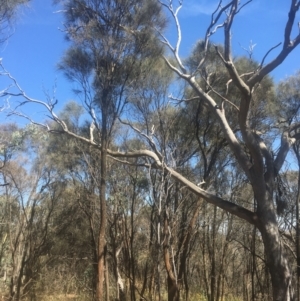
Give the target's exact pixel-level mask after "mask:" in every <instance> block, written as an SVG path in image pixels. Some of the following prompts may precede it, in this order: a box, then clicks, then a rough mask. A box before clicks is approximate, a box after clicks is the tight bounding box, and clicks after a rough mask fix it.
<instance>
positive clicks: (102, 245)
mask: <svg viewBox="0 0 300 301" xmlns="http://www.w3.org/2000/svg"><path fill="white" fill-rule="evenodd" d="M103 110H104V112H102V133H101V134H102V135H101V182H100V229H99V237H98V262H97V265H98V279H97V296H96V297H97V301H102V300H104V294H103V291H104V290H103V283H104V277H105V253H106V239H105V233H106V160H107V124H106V112H105V111H106V109H105V105H104V108H103Z"/></svg>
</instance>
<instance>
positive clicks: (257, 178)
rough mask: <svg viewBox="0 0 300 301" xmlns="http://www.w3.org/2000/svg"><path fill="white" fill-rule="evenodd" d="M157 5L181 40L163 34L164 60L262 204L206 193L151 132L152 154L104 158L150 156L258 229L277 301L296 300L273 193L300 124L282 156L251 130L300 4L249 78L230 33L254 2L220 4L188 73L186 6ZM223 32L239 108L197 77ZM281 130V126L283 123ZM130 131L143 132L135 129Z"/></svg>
mask: <svg viewBox="0 0 300 301" xmlns="http://www.w3.org/2000/svg"><path fill="white" fill-rule="evenodd" d="M75 2H76V1H75ZM158 2H159V3H160V5H162V7H164V8H165V9H166V10H167V11H169V13H170V14H171V16H172V17H173V19H174V21H175V25H176V28H177V33H178V39H177V42H176V44H175V46H172V45H171V43H170V42H169V41H168V40H167V39H166V38H165V36H164V35H163V34H162V33H161V38H162V43H163V44H165V46H166V47H167V48H169V50H171V53H172V54H173V58H172V60H171V59H169V58H168V57H164V60H165V62H166V64H167V65H168V67H169V68H170V69H171V70H172V71H173V72H174V73H175V74H176V75H177V76H178V77H179V78H181V79H182V80H183V81H185V82H186V83H187V84H188V85H189V86H190V88H191V89H192V90H193V91H194V94H195V95H196V97H195V98H194V99H193V100H192V101H199V100H200V99H201V101H203V102H204V103H205V104H206V106H207V107H208V108H209V109H210V111H211V112H212V114H214V116H215V118H216V120H217V122H218V124H219V126H220V127H221V129H222V132H223V135H224V138H225V139H226V142H227V143H228V145H229V147H230V149H231V152H232V154H233V156H234V157H235V160H236V166H237V168H240V169H241V170H242V171H243V173H244V175H245V177H246V178H247V180H248V181H249V183H250V185H251V187H252V190H253V195H254V200H255V202H256V204H257V206H256V209H255V210H254V211H250V210H248V209H247V208H244V207H242V206H240V205H238V204H236V203H233V202H230V201H228V200H226V199H224V198H222V197H220V196H218V195H215V194H213V193H212V192H210V191H207V190H205V189H202V188H201V187H199V186H197V185H196V184H195V183H193V182H191V181H190V180H189V179H188V178H186V177H185V176H183V175H182V174H181V173H180V172H178V171H176V170H175V169H173V168H172V167H170V166H168V164H166V161H165V158H164V155H163V154H162V153H161V152H160V150H159V148H158V147H157V145H156V143H155V141H154V140H153V136H152V135H149V133H144V132H141V131H140V133H139V134H140V135H142V136H143V138H144V139H146V140H148V144H149V146H150V147H151V148H149V149H141V150H132V151H126V152H122V151H114V150H112V149H110V148H108V147H105V153H107V155H108V156H109V157H111V158H114V159H116V160H119V161H122V162H123V163H124V164H126V163H129V162H128V161H126V159H127V158H137V157H147V158H148V161H147V162H146V163H145V164H144V166H146V167H147V166H148V167H149V168H150V167H151V168H157V169H161V170H162V171H163V172H164V173H168V174H169V175H170V176H171V177H173V179H175V180H176V181H178V182H180V183H182V184H183V185H185V186H186V187H187V188H188V189H189V190H191V191H192V192H193V193H195V194H196V195H198V196H199V197H201V198H203V199H204V200H206V201H207V202H208V203H211V204H213V205H215V206H217V207H219V208H221V209H223V210H225V211H227V212H229V213H231V214H233V215H235V216H237V217H239V218H241V219H243V220H245V221H247V222H248V223H250V224H252V225H255V226H256V227H257V229H258V230H259V231H260V234H261V237H262V240H263V243H264V247H265V254H266V263H267V266H268V269H269V272H270V276H271V282H272V289H273V300H278V301H289V300H293V299H294V291H293V285H292V273H291V270H290V267H289V263H288V258H287V256H286V254H285V252H284V247H283V243H282V240H281V237H280V234H279V228H278V221H277V212H276V206H275V203H274V194H275V193H274V192H275V188H276V178H277V176H278V174H279V171H280V170H281V168H282V166H283V163H284V161H285V158H286V156H287V154H288V152H289V150H290V148H291V146H292V145H293V143H295V141H297V140H298V139H299V138H300V135H299V132H298V128H299V127H300V124H298V123H290V125H289V126H286V125H285V126H282V128H281V131H282V134H281V144H280V147H279V150H278V151H277V152H275V151H274V152H273V151H272V147H271V146H270V145H268V143H267V142H266V140H265V139H264V135H263V134H261V133H259V132H258V131H257V129H256V128H255V127H254V126H252V124H251V123H250V117H249V116H250V112H251V104H252V102H253V99H254V95H255V91H256V88H257V87H258V85H259V84H260V82H261V81H262V80H263V78H264V77H265V76H266V75H268V74H269V73H270V72H272V71H273V70H274V69H275V68H277V67H278V66H279V65H280V64H281V63H282V62H283V61H284V60H285V58H286V57H287V56H288V55H289V53H290V52H291V51H293V50H294V49H295V48H296V47H297V46H298V44H299V43H300V34H298V35H297V36H296V37H294V38H292V37H291V35H292V33H293V29H294V27H296V26H297V24H295V23H296V21H295V19H296V13H297V12H298V10H299V7H300V1H297V0H290V10H289V12H288V18H287V21H286V25H285V29H284V33H283V43H282V49H281V51H280V52H279V54H278V55H277V56H276V57H275V59H273V60H272V61H270V62H268V63H265V61H266V59H267V55H268V53H269V52H268V53H267V54H266V56H265V57H264V58H263V59H262V62H261V64H260V65H259V66H258V67H257V68H255V69H254V70H249V72H247V76H245V74H239V72H238V71H237V68H236V66H235V63H234V60H233V59H232V55H231V34H230V32H231V28H232V26H233V24H234V20H235V16H236V15H237V14H238V13H239V12H240V10H241V9H242V8H243V6H245V5H246V4H249V2H252V1H247V2H245V3H241V1H238V0H233V1H228V2H227V3H226V4H222V1H219V5H218V7H217V8H216V11H215V12H214V13H213V15H212V18H211V23H210V24H209V26H208V28H207V31H206V35H205V37H204V50H203V53H204V55H203V56H202V58H201V60H200V61H199V62H198V66H197V67H196V68H194V70H189V69H188V68H187V67H186V66H185V63H184V62H183V60H182V59H181V58H180V55H179V47H180V43H181V30H180V24H179V20H178V13H179V10H180V8H181V7H182V1H179V5H178V7H177V8H174V7H173V3H172V1H163V0H159V1H158ZM87 3H88V2H87ZM118 26H121V27H122V24H118ZM153 26H155V24H153ZM123 29H124V30H126V32H127V33H128V34H132V35H135V34H136V32H135V31H133V30H131V29H130V28H127V27H126V28H125V27H123ZM221 29H223V31H224V45H223V47H224V51H220V49H219V48H218V47H217V46H216V47H215V51H216V53H217V55H218V56H219V58H220V59H221V60H222V62H223V64H224V66H225V67H226V69H227V72H228V74H229V76H230V79H231V80H230V83H229V82H228V85H229V84H230V85H234V86H235V87H236V88H237V90H238V91H239V97H238V100H235V103H234V101H233V100H231V99H227V95H226V93H219V92H218V91H217V90H216V89H214V88H213V87H212V85H211V82H210V77H207V78H206V89H203V88H202V87H201V86H200V85H199V83H198V82H197V79H196V76H199V75H200V76H202V74H201V70H202V66H203V65H204V64H205V62H206V53H207V49H208V45H209V41H210V38H211V36H212V35H213V34H214V33H215V32H216V31H218V30H221ZM274 48H275V47H274ZM271 50H272V49H271ZM271 50H270V51H271ZM2 75H6V76H9V77H10V78H11V80H12V81H13V82H14V84H15V87H16V89H17V90H18V91H17V92H16V93H14V92H10V91H9V90H5V91H2V96H3V97H5V96H8V95H11V96H21V97H23V98H24V101H22V102H21V104H20V105H21V106H23V105H26V104H30V103H36V104H40V105H42V106H44V107H46V109H47V110H48V111H49V113H50V114H51V117H52V119H53V120H54V121H55V122H56V123H57V124H58V125H59V126H60V127H61V130H62V132H64V133H65V134H68V135H70V136H72V137H75V138H76V139H79V140H81V141H83V142H85V143H87V144H90V145H92V146H95V147H97V148H99V149H100V150H101V151H103V147H104V146H103V145H101V140H97V139H93V137H92V135H91V136H90V138H87V137H84V136H79V135H77V134H76V133H74V132H72V131H71V130H70V129H69V128H68V126H67V124H66V123H65V122H64V121H63V120H62V119H60V118H59V117H58V116H57V115H56V114H55V112H54V105H55V104H54V103H51V102H48V103H47V102H43V101H40V100H35V99H32V98H30V97H29V96H28V95H27V94H26V93H25V92H24V91H23V90H22V88H21V87H20V86H19V85H18V83H17V81H16V80H15V79H14V78H13V77H12V76H11V75H10V74H9V73H8V72H6V71H5V69H3V73H2ZM203 77H204V76H203ZM189 101H191V100H189ZM91 104H92V103H91ZM20 105H19V106H20ZM228 106H234V108H235V110H236V116H237V119H238V125H239V130H238V131H234V130H233V129H232V128H231V124H230V120H228V119H227V117H226V114H225V113H226V109H227V108H228ZM93 112H94V111H93V110H92V108H91V107H90V110H89V113H90V115H91V118H92V119H93V120H94V121H95V117H94V113H93ZM15 114H18V115H20V116H23V117H25V118H28V119H29V120H30V121H31V122H33V123H36V122H35V121H33V120H31V119H30V117H29V116H24V115H22V114H21V113H18V112H17V111H15ZM102 117H103V116H102ZM102 121H103V119H102ZM40 125H41V126H44V127H45V128H46V129H47V130H48V131H52V130H53V129H51V128H50V127H49V126H45V125H43V124H40ZM278 126H279V127H280V124H279V125H278ZM131 128H132V129H135V130H136V131H138V130H137V129H136V128H134V127H131ZM152 134H154V133H152ZM102 140H103V138H102ZM105 145H108V144H107V142H105ZM274 154H275V155H274ZM100 298H101V297H99V300H100Z"/></svg>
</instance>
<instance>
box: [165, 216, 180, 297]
mask: <svg viewBox="0 0 300 301" xmlns="http://www.w3.org/2000/svg"><path fill="white" fill-rule="evenodd" d="M169 240H170V234H169V223H168V217H167V213H166V212H165V214H164V242H163V248H164V261H165V267H166V270H167V274H168V283H167V284H168V301H179V299H180V288H179V284H178V281H177V279H176V277H175V275H174V272H173V268H172V264H171V260H172V259H171V258H170V253H169Z"/></svg>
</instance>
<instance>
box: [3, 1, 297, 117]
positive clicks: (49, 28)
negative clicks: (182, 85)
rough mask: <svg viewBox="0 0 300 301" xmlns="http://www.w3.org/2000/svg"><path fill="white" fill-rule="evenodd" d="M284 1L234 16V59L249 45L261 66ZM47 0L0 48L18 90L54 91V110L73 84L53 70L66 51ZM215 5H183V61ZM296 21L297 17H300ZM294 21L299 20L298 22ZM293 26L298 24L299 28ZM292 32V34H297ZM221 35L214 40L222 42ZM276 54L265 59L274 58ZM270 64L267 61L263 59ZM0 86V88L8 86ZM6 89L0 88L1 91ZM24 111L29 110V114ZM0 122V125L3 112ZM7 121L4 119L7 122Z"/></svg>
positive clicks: (34, 5) (27, 13) (278, 38)
mask: <svg viewBox="0 0 300 301" xmlns="http://www.w3.org/2000/svg"><path fill="white" fill-rule="evenodd" d="M289 2H290V1H287V0H284V1H282V0H273V1H269V0H268V1H267V0H253V2H251V3H250V4H249V5H247V7H245V8H244V9H243V11H242V12H241V13H240V14H239V15H238V16H237V18H236V22H235V24H234V27H233V30H232V45H233V54H234V55H241V54H244V55H245V54H246V52H245V50H243V48H247V47H248V46H249V44H250V42H251V41H252V43H253V44H256V46H255V48H254V56H253V57H254V59H256V60H258V61H261V59H262V58H263V56H264V54H265V53H266V52H267V51H268V50H269V49H270V48H271V47H273V46H275V45H276V44H278V43H279V42H282V40H283V32H284V26H285V22H286V20H287V13H288V10H289ZM51 3H52V1H51V0H33V1H31V4H30V6H29V7H28V8H25V9H22V11H21V12H20V19H19V21H18V22H17V24H16V26H15V33H14V34H13V35H12V37H10V39H9V40H8V42H7V43H5V44H4V45H3V46H2V47H1V49H0V57H2V58H3V63H4V65H5V67H6V69H7V70H9V71H10V72H11V73H12V74H13V76H14V77H15V78H17V80H18V82H19V83H20V85H21V86H22V88H23V89H24V90H25V91H26V92H27V94H28V95H29V96H31V97H34V98H38V99H41V100H44V99H45V98H46V96H45V94H46V93H49V94H52V93H53V90H54V87H55V90H56V92H55V93H56V97H57V99H58V100H59V105H58V108H57V110H59V109H61V108H62V106H63V105H64V104H65V103H66V102H67V101H68V100H71V99H74V98H75V96H74V95H73V94H72V85H71V84H70V82H68V81H66V80H65V79H64V77H63V75H62V74H61V73H60V72H58V71H57V69H56V66H57V63H58V62H59V59H60V57H61V55H62V54H63V52H64V50H65V49H66V48H67V47H68V44H67V42H66V41H65V39H64V34H63V32H62V30H61V29H63V16H62V14H60V13H57V12H56V11H57V10H58V9H59V8H58V7H54V6H52V4H51ZM217 3H218V1H215V0H203V1H202V0H185V1H184V7H183V9H182V10H181V12H180V21H181V25H182V35H183V40H182V47H181V54H182V56H187V55H188V53H189V52H190V50H191V49H192V48H193V45H195V43H196V41H197V40H199V39H201V38H203V37H204V33H205V30H206V27H207V25H208V23H209V21H210V15H211V13H212V11H213V10H214V9H215V7H216V5H217ZM298 19H299V21H300V14H299V18H298ZM297 22H298V21H297ZM297 22H296V23H297ZM298 30H299V29H298V28H295V32H294V34H295V35H296V34H297V33H298ZM174 34H175V31H174V24H173V23H172V22H171V23H170V29H169V30H168V36H169V37H170V39H171V40H173V39H174ZM222 39H223V37H222V31H220V32H219V33H217V34H216V35H215V36H214V37H213V38H212V40H213V41H216V42H222ZM279 50H280V48H278V49H276V50H275V51H273V52H272V53H271V55H270V56H269V57H268V58H269V59H271V58H272V56H273V55H275V54H276V53H278V51H279ZM299 57H300V48H298V49H296V51H294V52H293V53H292V54H291V55H290V56H289V57H288V59H287V60H286V61H285V62H284V63H283V64H282V65H281V66H280V67H279V68H278V69H277V70H276V72H274V73H273V74H272V76H273V77H274V79H275V80H276V81H278V80H280V79H284V78H285V77H286V76H288V75H290V74H293V73H294V72H296V70H298V69H300V59H299ZM267 61H268V59H267ZM1 80H2V82H1V81H0V89H2V88H3V87H4V86H5V84H6V83H4V82H3V79H1ZM3 85H4V86H3ZM27 110H29V112H30V113H31V115H32V117H33V118H35V117H39V118H41V116H42V115H43V114H44V113H45V112H44V111H43V109H42V108H36V107H30V108H28V109H27ZM27 112H28V111H27ZM0 121H4V115H3V113H2V114H1V116H0ZM6 121H8V119H6Z"/></svg>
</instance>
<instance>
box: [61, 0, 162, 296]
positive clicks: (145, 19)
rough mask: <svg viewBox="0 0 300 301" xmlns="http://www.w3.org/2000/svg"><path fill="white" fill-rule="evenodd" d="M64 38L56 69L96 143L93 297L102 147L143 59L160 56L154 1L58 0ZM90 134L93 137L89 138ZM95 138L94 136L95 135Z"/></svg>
mask: <svg viewBox="0 0 300 301" xmlns="http://www.w3.org/2000/svg"><path fill="white" fill-rule="evenodd" d="M61 2H62V4H63V7H64V14H65V20H66V23H65V30H66V36H67V38H68V39H69V40H70V41H71V43H72V45H71V47H70V49H69V50H68V51H67V52H66V54H65V56H64V57H63V59H62V62H61V64H60V68H61V69H62V70H63V71H64V73H65V74H66V76H67V77H68V78H69V79H70V80H72V81H77V82H78V83H79V86H80V91H78V92H79V93H81V94H82V96H83V101H84V103H85V106H86V108H87V110H88V112H89V114H90V116H91V118H92V123H91V126H90V140H91V142H94V139H95V140H96V141H99V143H100V145H101V157H100V162H101V169H100V174H101V185H100V206H101V211H100V212H101V214H100V231H99V236H98V252H97V253H98V254H97V256H98V259H97V263H98V284H97V299H98V300H102V298H103V280H104V262H105V253H106V238H105V234H106V186H107V183H106V181H107V148H108V147H109V145H110V142H111V141H110V139H111V134H112V131H113V129H114V124H115V122H116V120H117V118H118V117H119V116H120V115H121V114H122V111H123V109H124V106H125V105H126V103H127V98H128V95H129V90H130V88H132V87H133V86H134V82H135V81H136V79H137V77H139V76H142V73H143V72H146V69H145V68H143V67H142V65H143V63H144V59H145V58H147V57H153V56H156V57H157V55H159V54H160V53H161V46H159V45H158V43H157V41H156V40H157V39H156V35H157V34H156V32H155V31H154V30H153V29H152V25H153V24H155V25H156V26H157V27H158V28H159V29H162V27H163V26H164V20H163V18H162V14H161V12H160V10H161V9H160V6H159V5H158V4H157V3H156V2H155V1H142V0H141V1H131V0H123V1H97V0H94V1H85V0H81V1H73V0H70V1H61ZM94 131H95V137H94ZM96 135H97V136H98V137H96Z"/></svg>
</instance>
